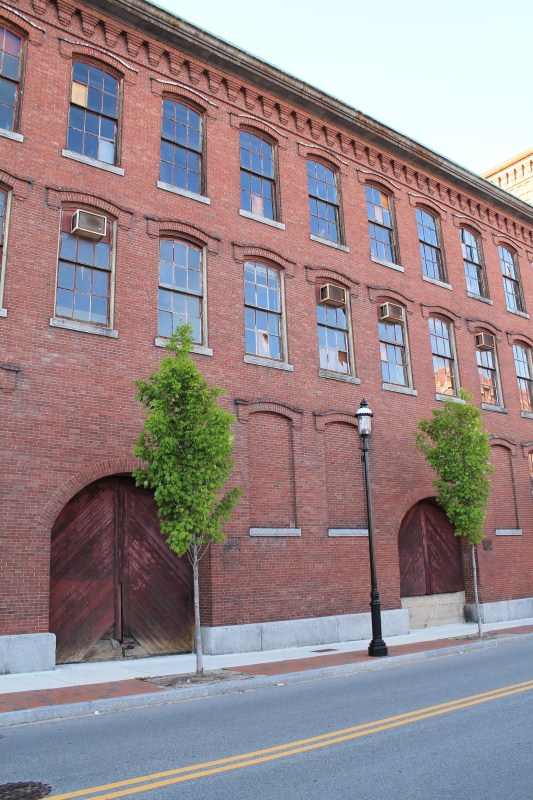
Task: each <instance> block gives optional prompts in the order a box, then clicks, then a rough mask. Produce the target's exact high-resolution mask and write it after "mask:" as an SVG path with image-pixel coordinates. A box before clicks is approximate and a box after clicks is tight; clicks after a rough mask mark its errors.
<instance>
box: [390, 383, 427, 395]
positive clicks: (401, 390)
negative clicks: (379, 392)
mask: <svg viewBox="0 0 533 800" xmlns="http://www.w3.org/2000/svg"><path fill="white" fill-rule="evenodd" d="M381 388H382V389H384V390H385V391H386V392H398V394H409V395H411V396H412V397H418V392H417V391H416V389H410V388H409V386H398V385H397V384H395V383H382V384H381Z"/></svg>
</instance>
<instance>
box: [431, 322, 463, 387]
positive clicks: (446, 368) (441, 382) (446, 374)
mask: <svg viewBox="0 0 533 800" xmlns="http://www.w3.org/2000/svg"><path fill="white" fill-rule="evenodd" d="M428 322H429V337H430V340H431V353H432V356H433V375H434V377H435V390H436V392H437V394H442V395H450V396H452V397H453V396H456V395H457V369H456V364H455V349H454V341H453V329H452V326H451V324H450V323H449V322H447V321H446V320H444V319H441V318H440V317H430V318H429V320H428Z"/></svg>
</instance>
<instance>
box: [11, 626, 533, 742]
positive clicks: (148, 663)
mask: <svg viewBox="0 0 533 800" xmlns="http://www.w3.org/2000/svg"><path fill="white" fill-rule="evenodd" d="M484 630H485V632H486V634H487V638H485V639H483V640H479V639H478V637H477V625H475V624H466V623H463V624H456V625H446V626H439V627H434V628H423V629H419V630H413V631H412V632H411V633H409V634H408V635H406V636H394V637H388V638H387V645H388V648H389V657H388V658H369V656H368V655H367V652H366V651H367V646H368V642H367V641H366V640H365V641H353V642H342V643H339V642H334V643H332V644H328V645H315V646H307V647H295V648H290V649H286V650H270V651H260V652H255V653H238V654H233V655H219V656H205V657H204V668H205V670H206V671H207V672H211V671H215V670H228V671H229V672H230V677H231V678H239V675H240V676H241V679H240V680H227V679H224V680H222V678H223V677H225V676H224V675H223V673H222V675H219V677H218V678H217V676H215V677H214V678H213V680H212V681H207V682H205V683H202V684H200V685H199V684H193V683H191V685H190V686H188V685H185V687H182V688H179V689H169V688H166V687H162V686H158V685H156V684H155V683H150V681H149V680H148V681H147V680H146V679H147V678H148V679H149V678H157V677H160V676H165V675H181V676H187V675H190V674H191V673H194V671H195V667H196V662H195V656H194V654H184V655H174V656H159V657H152V658H143V659H131V660H129V659H125V660H120V661H106V662H93V663H85V664H64V665H59V666H58V667H56V668H55V669H54V670H51V671H48V672H36V673H22V674H17V675H0V726H6V725H10V724H19V723H23V722H33V721H37V720H43V719H50V718H59V717H67V716H78V715H83V714H90V713H100V711H111V710H116V709H119V708H126V707H130V708H131V707H135V706H139V705H143V706H146V705H156V704H161V703H167V702H180V701H183V700H187V699H194V698H197V697H205V696H207V695H210V694H221V693H226V692H229V691H243V690H245V689H252V688H258V687H259V686H266V685H272V684H273V683H275V682H276V680H279V679H280V676H284V681H285V682H288V681H289V680H290V682H294V681H296V680H309V679H311V678H314V677H325V676H326V675H329V674H330V675H334V674H347V673H349V672H354V671H357V670H358V669H373V668H383V667H387V666H392V664H393V663H394V662H397V661H398V660H406V659H408V660H410V661H413V660H422V659H425V658H428V657H432V656H437V655H438V654H439V653H441V654H442V655H444V653H451V652H462V651H465V650H467V649H468V650H469V649H480V648H484V647H492V646H496V645H498V644H502V643H504V642H509V641H512V640H513V639H515V640H516V639H518V638H523V637H524V636H527V637H528V638H529V636H531V638H533V619H525V620H515V621H513V622H502V623H494V624H491V625H486V626H484ZM249 676H254V677H251V678H250V677H249ZM243 678H248V680H247V681H246V683H245V684H244V683H243V681H242V679H243Z"/></svg>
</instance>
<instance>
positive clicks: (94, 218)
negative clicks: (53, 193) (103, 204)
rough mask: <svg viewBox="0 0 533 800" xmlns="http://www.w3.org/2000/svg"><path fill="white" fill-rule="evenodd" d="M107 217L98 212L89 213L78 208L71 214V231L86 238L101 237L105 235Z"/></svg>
mask: <svg viewBox="0 0 533 800" xmlns="http://www.w3.org/2000/svg"><path fill="white" fill-rule="evenodd" d="M106 225H107V219H106V218H105V217H103V216H101V215H100V214H91V213H90V212H89V211H82V210H81V209H80V208H78V210H77V211H75V212H74V214H73V216H72V229H71V232H72V233H75V234H76V235H77V236H85V237H87V238H88V239H101V238H102V236H105V232H106Z"/></svg>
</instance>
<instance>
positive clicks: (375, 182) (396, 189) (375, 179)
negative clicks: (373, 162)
mask: <svg viewBox="0 0 533 800" xmlns="http://www.w3.org/2000/svg"><path fill="white" fill-rule="evenodd" d="M357 180H358V181H359V183H362V184H363V186H374V187H375V188H376V189H381V191H382V192H385V193H386V194H391V195H392V196H393V197H394V199H395V200H400V197H401V191H402V187H401V186H400V185H399V184H397V183H394V181H391V179H390V178H387V177H386V176H385V175H381V173H379V172H372V171H370V170H367V169H358V170H357Z"/></svg>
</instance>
